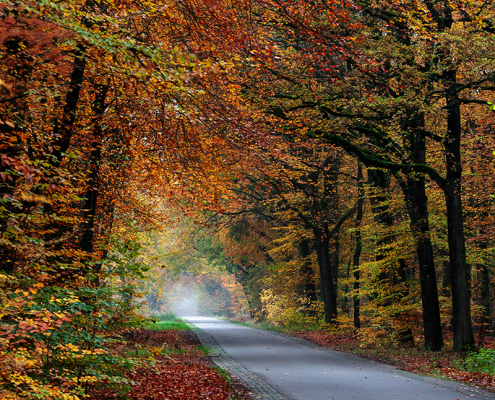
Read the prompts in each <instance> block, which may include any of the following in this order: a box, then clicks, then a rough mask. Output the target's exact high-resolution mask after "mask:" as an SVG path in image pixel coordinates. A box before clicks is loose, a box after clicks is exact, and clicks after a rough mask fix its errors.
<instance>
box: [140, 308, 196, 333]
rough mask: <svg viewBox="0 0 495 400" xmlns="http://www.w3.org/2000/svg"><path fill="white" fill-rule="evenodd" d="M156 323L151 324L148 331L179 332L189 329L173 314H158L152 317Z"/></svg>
mask: <svg viewBox="0 0 495 400" xmlns="http://www.w3.org/2000/svg"><path fill="white" fill-rule="evenodd" d="M153 319H154V320H155V321H156V322H155V323H153V324H151V325H150V327H149V329H152V330H160V331H161V330H167V329H177V330H180V331H188V330H190V329H191V327H190V326H189V325H188V324H186V323H185V322H184V321H183V320H182V318H179V317H177V316H176V315H175V314H174V313H171V312H168V313H166V314H160V315H156V316H154V317H153Z"/></svg>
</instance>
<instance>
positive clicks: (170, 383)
mask: <svg viewBox="0 0 495 400" xmlns="http://www.w3.org/2000/svg"><path fill="white" fill-rule="evenodd" d="M114 351H115V352H118V353H119V354H122V355H125V354H129V355H130V356H132V357H138V358H141V360H142V361H143V362H142V363H141V364H142V365H137V366H136V367H135V368H134V369H133V370H131V371H128V372H126V373H125V374H124V375H125V378H127V380H129V381H130V385H128V386H129V387H128V388H127V389H128V391H126V393H125V394H124V396H122V390H120V391H117V390H111V389H108V388H105V389H98V390H96V389H95V390H92V391H91V392H90V397H89V399H90V400H114V399H121V398H126V399H129V400H138V399H139V400H155V399H157V400H158V399H160V400H193V399H194V400H196V399H208V400H246V399H251V398H252V397H251V396H250V394H249V392H248V391H247V389H246V388H245V387H244V386H243V385H242V384H241V383H240V382H238V381H235V380H233V379H232V378H231V377H230V376H229V375H228V374H226V373H225V372H223V371H222V370H220V369H219V368H217V367H216V366H215V364H214V363H213V362H212V361H211V358H210V357H209V356H208V355H206V352H205V350H204V349H203V348H202V346H201V343H200V342H199V340H198V338H197V336H196V335H195V334H194V333H193V331H191V330H177V329H166V330H148V329H142V330H139V331H134V332H132V333H130V334H127V335H126V340H125V341H122V342H120V343H116V344H115V348H114ZM124 385H126V384H120V385H119V386H120V389H122V388H123V386H124ZM129 389H130V390H129ZM119 392H120V393H119Z"/></svg>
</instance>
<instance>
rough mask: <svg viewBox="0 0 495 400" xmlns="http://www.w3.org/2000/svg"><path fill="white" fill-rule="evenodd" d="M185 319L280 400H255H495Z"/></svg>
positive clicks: (276, 337) (271, 336) (213, 322)
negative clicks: (277, 394)
mask: <svg viewBox="0 0 495 400" xmlns="http://www.w3.org/2000/svg"><path fill="white" fill-rule="evenodd" d="M185 318H186V319H187V320H188V321H189V322H191V323H192V324H194V325H196V326H197V327H198V328H199V329H200V330H202V331H203V332H204V334H205V335H206V336H205V337H207V335H211V338H212V339H213V340H214V342H216V343H217V344H218V346H219V347H221V348H222V349H223V350H224V351H225V353H226V354H227V355H228V356H230V357H231V358H232V359H233V360H235V361H236V362H237V363H239V364H240V365H241V366H242V367H244V368H242V367H241V369H242V370H243V371H246V370H247V371H249V373H242V372H240V373H237V374H236V375H238V376H239V378H240V379H241V380H244V381H245V382H246V383H248V384H249V382H252V380H253V376H254V378H255V379H257V380H258V381H262V382H263V383H264V384H268V385H269V386H271V388H273V389H275V391H277V392H278V393H279V394H280V397H270V396H269V395H266V396H254V397H255V398H257V397H264V398H283V399H287V400H319V399H325V400H326V399H337V400H352V399H356V400H418V399H423V400H456V399H459V400H461V399H466V398H467V399H495V395H493V394H489V393H486V392H484V391H481V390H477V389H474V388H471V387H467V386H466V385H463V384H460V383H454V382H449V381H444V380H441V379H435V378H427V377H422V376H419V375H414V374H410V373H406V372H403V371H400V370H399V369H395V368H393V367H390V366H388V365H384V364H381V363H378V362H376V361H371V360H367V359H364V358H361V357H357V356H354V355H348V354H345V353H340V352H335V351H330V350H327V349H322V348H318V347H316V346H313V345H311V344H309V343H305V342H304V341H302V340H299V339H293V338H290V337H288V336H286V335H280V334H277V333H272V332H267V331H263V330H259V329H252V328H247V327H244V326H239V325H237V324H233V323H231V322H226V321H222V320H219V319H216V318H209V317H198V316H194V317H185ZM211 343H213V342H211ZM215 348H217V349H218V347H215ZM228 356H226V357H228ZM230 357H229V359H230ZM212 359H213V360H214V361H216V360H215V358H213V357H212ZM219 365H220V364H219ZM220 366H222V365H220ZM227 369H228V368H227ZM249 374H251V375H249ZM248 375H249V376H248ZM248 387H249V385H248Z"/></svg>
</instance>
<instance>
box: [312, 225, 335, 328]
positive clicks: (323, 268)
mask: <svg viewBox="0 0 495 400" xmlns="http://www.w3.org/2000/svg"><path fill="white" fill-rule="evenodd" d="M328 233H329V232H328V229H324V230H323V231H321V232H319V233H318V234H317V235H315V236H316V246H315V247H316V257H317V260H318V267H319V271H320V291H321V297H322V300H323V304H324V310H325V322H326V323H327V324H335V323H336V322H337V279H336V272H337V267H336V266H335V265H333V264H334V263H333V262H332V261H334V260H333V258H334V257H331V255H330V240H329V239H330V238H329V237H328Z"/></svg>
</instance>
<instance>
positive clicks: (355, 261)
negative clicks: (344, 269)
mask: <svg viewBox="0 0 495 400" xmlns="http://www.w3.org/2000/svg"><path fill="white" fill-rule="evenodd" d="M357 179H358V203H357V214H356V223H355V226H356V230H355V233H354V237H355V239H356V248H355V249H354V254H353V257H352V267H353V275H354V292H355V293H354V297H353V303H354V304H353V306H354V307H353V308H354V313H353V316H354V328H355V329H359V328H361V319H360V315H359V314H360V296H359V286H360V282H359V279H360V276H359V263H360V257H361V251H362V249H363V239H362V237H361V221H362V220H363V205H364V188H363V166H362V165H361V163H360V162H359V163H358V173H357Z"/></svg>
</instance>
